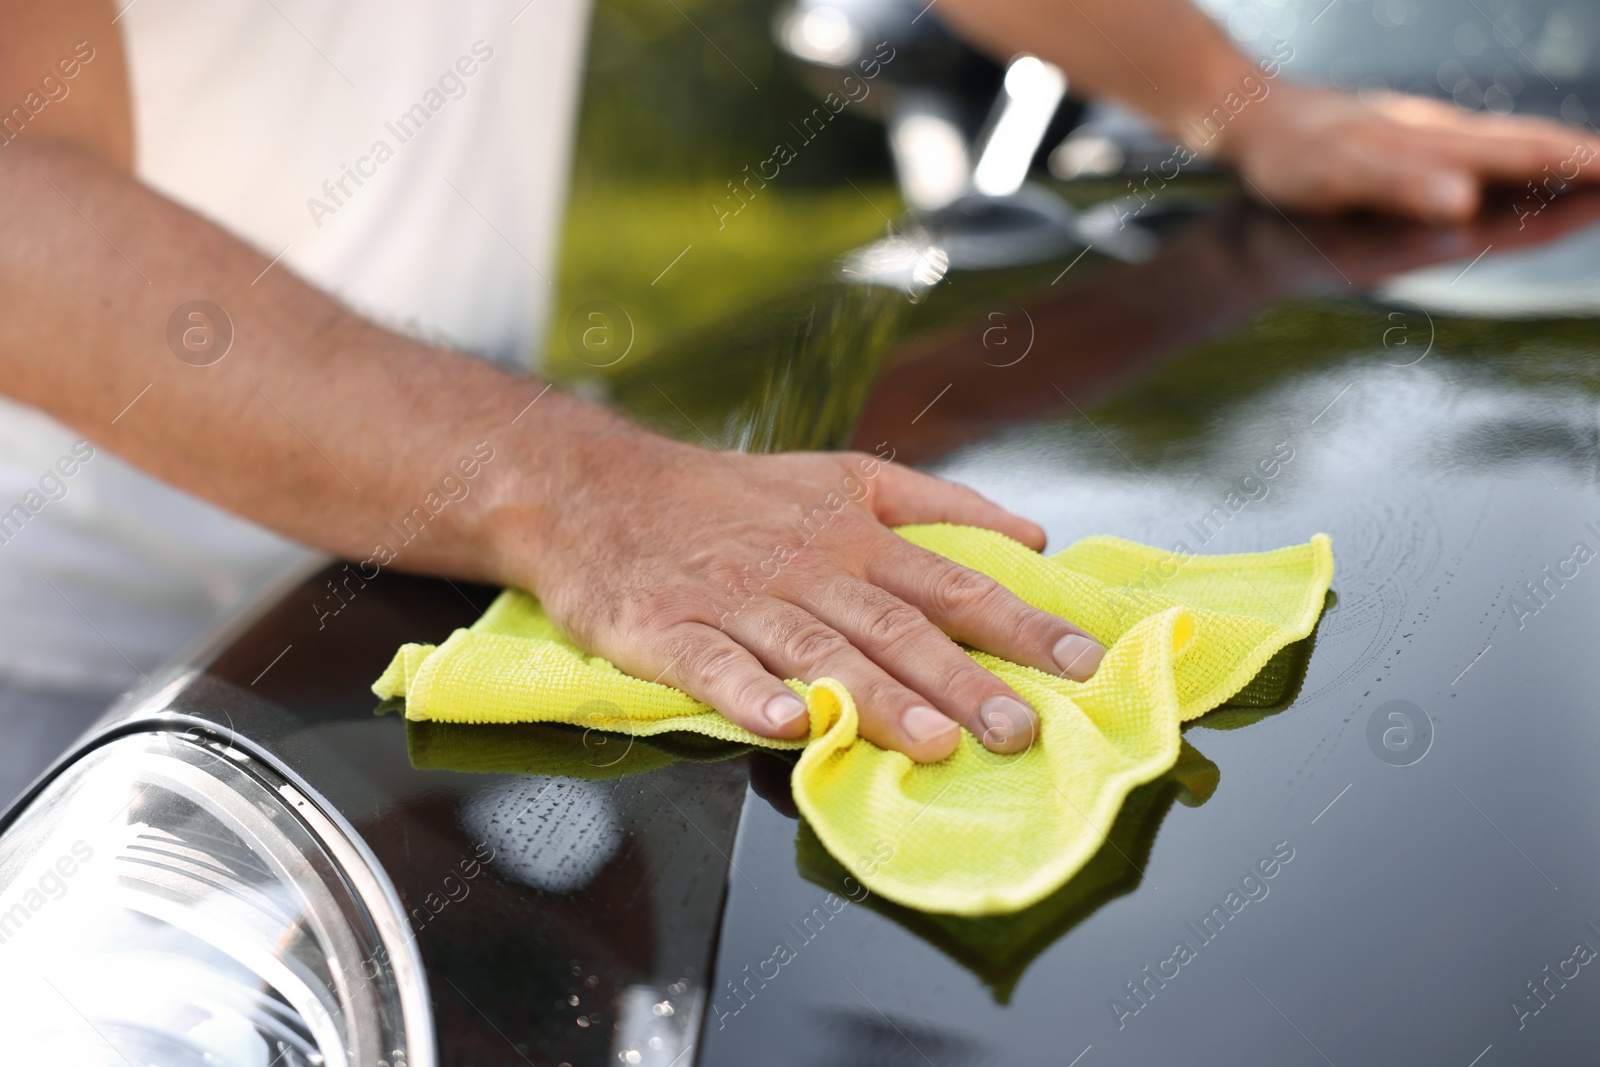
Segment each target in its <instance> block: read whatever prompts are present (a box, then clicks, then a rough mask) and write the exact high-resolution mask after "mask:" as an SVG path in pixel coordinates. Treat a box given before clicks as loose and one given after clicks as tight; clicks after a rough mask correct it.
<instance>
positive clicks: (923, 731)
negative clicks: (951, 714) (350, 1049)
mask: <svg viewBox="0 0 1600 1067" xmlns="http://www.w3.org/2000/svg"><path fill="white" fill-rule="evenodd" d="M955 727H956V724H955V722H954V721H953V720H951V719H948V718H946V717H945V716H943V715H940V714H939V713H938V712H937V711H934V710H933V709H932V708H930V707H925V706H923V705H921V704H918V705H917V706H916V707H914V708H911V709H910V710H908V711H907V712H906V713H905V714H904V715H902V716H900V728H901V729H902V730H904V731H905V732H906V736H907V737H909V738H911V740H913V741H926V740H928V739H929V738H932V737H938V736H939V735H940V734H944V733H949V732H950V731H951V730H952V729H955Z"/></svg>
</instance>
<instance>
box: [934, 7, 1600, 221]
mask: <svg viewBox="0 0 1600 1067" xmlns="http://www.w3.org/2000/svg"><path fill="white" fill-rule="evenodd" d="M938 12H939V17H940V18H942V19H944V20H945V21H947V22H948V23H950V24H951V25H952V26H954V27H955V28H956V29H958V30H959V31H960V32H961V33H963V34H964V35H966V36H967V37H968V38H970V39H971V40H972V41H973V42H975V43H976V44H978V45H979V46H981V47H983V48H985V49H986V50H988V52H989V53H990V54H991V55H993V56H994V57H995V58H996V59H999V60H1001V61H1004V60H1006V59H1009V58H1010V57H1011V56H1014V55H1016V54H1017V53H1019V52H1030V53H1032V54H1034V55H1038V56H1040V57H1042V58H1044V59H1047V60H1049V61H1051V62H1052V63H1055V64H1056V65H1057V66H1059V67H1061V69H1062V70H1064V71H1065V72H1066V74H1067V78H1068V80H1069V82H1070V83H1071V85H1072V86H1073V91H1074V92H1076V93H1078V94H1080V95H1088V96H1106V97H1110V98H1112V99H1115V100H1117V101H1119V102H1121V103H1122V104H1124V105H1126V106H1128V107H1130V108H1133V109H1134V110H1135V111H1137V112H1139V113H1140V114H1142V115H1144V116H1145V117H1146V118H1148V119H1150V120H1151V121H1152V122H1154V123H1155V124H1156V125H1157V126H1158V127H1160V128H1161V129H1163V130H1165V131H1167V133H1169V134H1170V135H1171V136H1172V137H1173V138H1174V139H1175V140H1178V139H1183V138H1185V137H1186V136H1187V134H1186V131H1192V130H1193V129H1194V126H1192V125H1191V124H1192V123H1197V122H1199V121H1200V119H1201V117H1202V116H1209V115H1212V114H1214V113H1215V111H1216V109H1218V108H1220V107H1222V106H1223V104H1224V102H1225V101H1226V100H1227V99H1228V98H1229V97H1230V95H1231V96H1234V97H1242V96H1245V95H1248V96H1249V97H1250V101H1251V102H1250V103H1249V104H1248V105H1247V106H1245V107H1244V108H1243V109H1242V110H1239V111H1237V113H1236V114H1235V117H1234V118H1233V119H1232V120H1231V121H1229V122H1228V124H1227V126H1226V127H1225V128H1224V132H1223V134H1222V135H1221V136H1219V137H1218V138H1217V139H1216V140H1214V141H1213V142H1211V143H1210V144H1208V145H1206V146H1205V147H1206V149H1207V150H1208V151H1210V152H1213V153H1216V154H1218V155H1219V156H1220V157H1221V158H1222V159H1223V160H1224V161H1226V162H1228V163H1231V164H1232V165H1234V166H1235V167H1237V168H1239V171H1240V173H1241V175H1242V176H1243V177H1244V179H1245V183H1246V184H1245V187H1246V188H1247V189H1250V190H1251V192H1252V193H1253V194H1254V195H1255V196H1256V197H1257V198H1259V199H1262V200H1266V201H1270V202H1271V203H1272V204H1274V205H1276V206H1277V207H1278V208H1280V209H1282V210H1284V211H1295V210H1301V211H1315V212H1337V211H1347V210H1351V209H1369V210H1376V211H1380V212H1384V213H1386V214H1391V215H1400V216H1404V217H1408V218H1415V219H1422V220H1426V221H1430V222H1442V221H1457V220H1461V219H1464V218H1466V217H1468V216H1469V215H1471V214H1472V213H1473V212H1474V211H1475V210H1477V207H1478V203H1479V200H1480V198H1481V196H1482V192H1483V188H1484V187H1485V186H1486V185H1490V184H1505V185H1514V186H1517V187H1522V186H1523V183H1525V182H1530V181H1531V182H1534V183H1535V184H1536V185H1538V184H1539V183H1541V182H1542V181H1543V180H1544V179H1545V178H1547V177H1549V176H1551V175H1555V176H1556V179H1557V180H1559V179H1562V178H1564V179H1566V180H1568V181H1573V180H1576V181H1579V182H1590V181H1594V180H1595V175H1596V173H1597V172H1600V160H1596V159H1595V158H1594V156H1595V153H1596V152H1600V139H1597V138H1595V137H1594V136H1593V133H1592V131H1580V130H1578V129H1576V128H1569V127H1565V126H1562V125H1560V124H1558V123H1555V122H1551V121H1545V120H1539V119H1527V118H1510V117H1502V116H1497V115H1487V114H1481V113H1478V112H1468V111H1462V110H1461V109H1460V108H1457V107H1454V106H1452V105H1450V104H1446V103H1442V102H1439V101H1434V100H1427V99H1424V98H1422V97H1414V96H1401V95H1398V94H1390V95H1387V96H1384V97H1381V98H1378V99H1376V100H1374V101H1372V102H1371V103H1367V102H1364V101H1363V100H1361V99H1359V98H1357V97H1354V96H1350V95H1348V94H1345V93H1336V92H1331V91H1326V90H1318V89H1308V88H1304V87H1300V86H1295V85H1293V84H1291V83H1290V82H1289V80H1288V77H1287V76H1286V75H1284V74H1282V73H1280V74H1278V75H1277V76H1276V77H1275V78H1274V79H1272V80H1271V82H1270V92H1268V93H1267V95H1265V96H1262V97H1260V98H1259V99H1257V98H1256V96H1255V94H1254V93H1251V92H1249V88H1248V87H1249V86H1250V85H1255V86H1258V87H1259V86H1261V85H1264V84H1268V83H1267V81H1266V79H1265V78H1264V77H1263V73H1262V70H1261V68H1260V67H1258V66H1257V65H1256V64H1255V63H1253V62H1251V60H1250V59H1249V58H1247V57H1246V56H1245V55H1244V54H1243V53H1241V52H1240V51H1239V50H1238V49H1237V48H1236V47H1234V45H1233V42H1232V41H1230V40H1229V39H1228V38H1227V36H1225V35H1224V34H1223V33H1222V32H1221V31H1220V30H1219V29H1218V28H1217V26H1216V25H1215V24H1214V23H1213V22H1212V21H1211V19H1210V18H1209V17H1207V16H1206V15H1205V14H1203V13H1202V12H1201V11H1200V9H1199V8H1197V7H1196V6H1195V5H1194V3H1193V2H1192V0H1138V2H1136V3H1129V2H1128V0H941V3H940V4H939V8H938ZM1580 146H1581V147H1582V148H1583V149H1584V151H1582V152H1579V153H1578V154H1577V155H1576V156H1575V155H1574V152H1575V150H1576V149H1577V148H1578V147H1580ZM1585 160H1587V161H1588V162H1584V161H1585ZM1575 166H1576V168H1577V174H1576V175H1574V174H1573V173H1572V172H1573V169H1574V167H1575ZM1546 167H1548V168H1549V171H1548V172H1546V170H1545V168H1546ZM1562 168H1564V169H1562ZM1555 184H1556V183H1555V182H1554V181H1553V182H1552V183H1551V185H1550V186H1549V187H1548V188H1549V189H1550V190H1552V191H1553V189H1554V188H1555ZM1539 195H1541V196H1546V191H1545V187H1541V189H1540V193H1539Z"/></svg>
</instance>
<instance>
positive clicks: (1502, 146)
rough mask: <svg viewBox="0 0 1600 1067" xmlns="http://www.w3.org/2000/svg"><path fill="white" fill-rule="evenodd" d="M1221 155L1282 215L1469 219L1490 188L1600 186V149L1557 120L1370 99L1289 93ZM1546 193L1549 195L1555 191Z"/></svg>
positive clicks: (1422, 101)
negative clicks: (1343, 213)
mask: <svg viewBox="0 0 1600 1067" xmlns="http://www.w3.org/2000/svg"><path fill="white" fill-rule="evenodd" d="M1216 153H1217V155H1218V157H1219V158H1221V159H1223V160H1224V161H1226V162H1228V163H1231V164H1232V165H1233V166H1234V167H1236V168H1237V169H1238V171H1239V174H1240V177H1241V179H1242V181H1243V182H1244V186H1245V189H1246V190H1248V191H1249V192H1250V193H1251V194H1252V195H1254V196H1255V197H1256V198H1257V199H1260V200H1262V201H1264V202H1266V203H1268V204H1270V205H1271V206H1273V207H1276V208H1279V209H1280V210H1283V211H1307V212H1323V213H1328V212H1336V211H1345V210H1356V209H1362V210H1370V211H1376V212H1381V213H1384V214H1390V215H1399V216H1402V217H1409V218H1416V219H1421V220H1424V221H1428V222H1457V221H1462V220H1465V219H1467V218H1470V217H1471V216H1472V215H1473V213H1474V212H1476V211H1477V210H1478V207H1479V205H1480V203H1481V202H1482V199H1483V194H1484V191H1485V189H1486V188H1487V187H1489V186H1495V185H1499V186H1509V187H1513V188H1515V189H1525V188H1526V183H1527V182H1530V181H1531V182H1533V183H1534V184H1535V185H1536V186H1539V194H1540V195H1541V196H1545V197H1549V196H1550V195H1551V194H1552V193H1553V192H1554V190H1556V189H1557V188H1559V187H1560V185H1561V183H1562V182H1567V183H1570V184H1572V185H1583V184H1593V183H1596V182H1597V181H1600V138H1597V137H1596V136H1595V135H1594V133H1593V132H1592V131H1589V130H1585V129H1579V128H1577V127H1571V126H1564V125H1562V124H1561V123H1558V122H1554V121H1551V120H1548V119H1539V118H1529V117H1522V116H1502V115H1492V114H1485V113H1481V112H1469V111H1463V110H1462V109H1461V108H1458V107H1455V106H1454V105H1452V104H1449V103H1445V102H1443V101H1439V100H1430V99H1426V98H1424V97H1419V96H1407V95H1402V94H1399V93H1382V94H1377V95H1375V96H1371V97H1368V98H1361V97H1357V96H1353V95H1350V94H1347V93H1339V92H1332V91H1327V90H1321V89H1309V88H1305V87H1302V86H1294V85H1289V84H1280V85H1278V86H1275V87H1274V89H1273V92H1272V94H1271V95H1270V96H1267V97H1265V98H1264V99H1262V100H1260V101H1259V102H1256V103H1252V104H1250V105H1249V106H1248V107H1246V108H1244V110H1243V111H1241V112H1240V113H1239V116H1238V117H1237V118H1236V119H1235V120H1234V121H1233V122H1232V123H1231V124H1230V125H1229V126H1228V127H1227V129H1226V130H1225V131H1224V133H1223V135H1222V136H1221V137H1220V138H1219V139H1218V143H1217V146H1216ZM1546 183H1547V184H1546Z"/></svg>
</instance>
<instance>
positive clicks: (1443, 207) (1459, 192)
mask: <svg viewBox="0 0 1600 1067" xmlns="http://www.w3.org/2000/svg"><path fill="white" fill-rule="evenodd" d="M1473 192H1474V190H1473V185H1472V180H1471V179H1470V178H1468V177H1467V176H1466V175H1465V174H1462V173H1461V172H1459V171H1454V170H1445V171H1439V172H1438V173H1437V174H1430V175H1428V193H1427V195H1428V203H1429V204H1431V205H1432V206H1433V209H1434V211H1435V212H1436V213H1437V214H1440V215H1458V214H1460V213H1461V212H1463V211H1465V210H1466V209H1467V207H1468V206H1469V205H1470V204H1471V203H1472V196H1473Z"/></svg>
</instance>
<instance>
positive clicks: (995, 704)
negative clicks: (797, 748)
mask: <svg viewBox="0 0 1600 1067" xmlns="http://www.w3.org/2000/svg"><path fill="white" fill-rule="evenodd" d="M580 451H581V454H582V462H580V463H578V464H576V465H575V466H573V467H572V468H571V470H570V471H569V472H568V473H566V474H564V475H563V476H561V477H560V478H559V479H558V484H556V485H549V484H547V485H546V487H545V488H544V489H543V490H541V492H549V491H551V490H554V491H555V492H556V494H557V496H558V499H560V500H561V502H562V503H561V506H560V519H559V521H558V522H556V523H531V522H525V521H522V520H521V519H520V518H519V516H518V511H517V509H516V507H515V506H512V507H510V508H507V509H505V511H504V513H503V514H502V515H501V516H500V517H499V518H498V519H496V520H492V521H493V522H495V523H498V526H499V534H498V536H497V537H496V539H495V540H496V542H497V544H498V546H499V549H498V551H497V555H499V557H500V558H501V559H503V560H504V564H503V566H504V567H505V568H506V570H507V578H508V580H511V581H515V582H518V583H519V584H522V585H525V586H526V587H528V588H529V589H531V590H533V591H534V592H535V593H537V595H538V596H539V597H540V599H541V600H542V602H543V603H544V606H545V608H546V609H547V610H548V611H549V612H550V614H551V616H552V618H554V619H555V620H556V621H557V623H558V624H560V625H561V626H562V628H563V629H564V630H565V631H566V632H567V633H568V634H569V635H570V636H571V637H572V638H573V639H574V640H575V641H577V642H578V643H580V644H581V645H582V646H583V647H585V648H587V649H590V650H592V651H594V652H596V653H598V654H600V655H603V656H605V657H606V658H607V659H609V660H611V661H612V662H613V663H615V664H617V666H619V667H621V668H622V669H624V670H626V671H628V672H629V673H631V674H634V675H636V676H638V677H641V678H647V679H653V680H657V681H661V682H664V683H668V684H671V685H675V686H678V687H680V688H682V689H684V690H685V691H687V692H688V693H690V694H691V695H693V696H695V697H697V698H698V699H700V700H703V701H704V702H706V703H707V704H710V705H711V706H713V707H715V708H717V709H718V710H720V711H722V712H723V713H724V714H726V715H727V716H728V717H729V718H731V719H732V720H734V721H735V722H737V723H739V724H740V725H741V726H744V727H745V728H746V729H749V730H751V731H753V732H755V733H758V734H761V735H763V736H766V737H785V738H792V737H802V736H804V735H805V732H806V728H807V719H806V711H805V705H804V704H803V703H802V702H801V701H800V699H799V698H798V697H796V696H795V694H794V693H793V691H791V690H790V689H789V688H788V687H787V686H785V685H784V684H783V682H782V680H781V679H785V678H799V679H802V680H805V681H813V680H815V679H817V678H823V677H829V678H835V679H837V680H839V681H840V682H843V683H844V685H845V686H846V687H847V688H848V689H849V690H850V692H851V694H852V695H853V696H854V697H855V698H856V701H857V704H858V705H859V708H860V712H861V732H862V734H863V736H865V737H866V738H867V739H869V740H871V741H873V742H874V743H876V744H878V745H880V746H882V747H884V748H890V749H896V750H899V751H901V752H904V753H906V754H907V755H909V756H911V757H912V758H913V759H916V760H921V761H931V760H938V759H942V758H944V757H945V756H947V755H949V754H950V753H951V751H953V750H954V748H955V746H956V743H957V741H958V740H959V736H960V727H965V728H966V729H967V730H970V731H971V732H972V733H973V734H975V735H976V736H978V737H979V738H981V739H982V741H983V743H984V744H985V745H987V746H988V747H989V748H990V749H992V750H994V751H997V752H1015V751H1018V750H1020V749H1023V748H1026V747H1027V746H1028V744H1030V743H1031V741H1032V740H1033V736H1034V726H1035V723H1036V717H1035V715H1034V712H1033V710H1032V709H1031V708H1030V707H1029V706H1028V705H1027V704H1026V703H1025V702H1024V701H1023V700H1022V699H1021V698H1020V697H1019V696H1017V694H1016V693H1015V692H1014V691H1013V690H1012V689H1011V688H1010V687H1009V686H1007V685H1006V684H1005V683H1004V682H1002V681H1001V680H1000V679H999V678H997V677H995V676H994V675H993V674H991V673H990V672H988V671H986V670H984V669H983V668H981V667H979V666H978V665H977V664H976V663H975V662H973V660H972V659H971V658H970V657H969V656H967V655H966V653H965V652H963V651H962V650H961V648H960V647H959V646H957V645H956V643H955V642H954V641H952V640H951V639H950V637H947V636H945V635H946V634H950V635H952V636H953V637H955V638H956V639H958V640H960V641H963V642H966V643H967V644H970V645H972V646H974V647H976V648H979V649H982V650H984V651H987V652H992V653H994V654H996V655H999V656H1003V657H1005V658H1007V659H1011V660H1014V661H1016V662H1018V663H1025V664H1027V665H1029V666H1032V667H1036V668H1038V669H1040V670H1043V671H1048V672H1049V673H1051V674H1056V675H1065V676H1066V677H1070V678H1077V679H1082V678H1086V677H1088V676H1089V675H1091V674H1092V673H1093V672H1094V670H1095V668H1096V667H1097V666H1098V665H1099V663H1100V659H1101V657H1102V656H1103V655H1104V649H1103V648H1101V647H1100V645H1099V644H1098V643H1096V642H1095V641H1094V640H1093V639H1092V638H1090V637H1088V636H1087V635H1086V634H1084V632H1083V631H1082V630H1080V629H1078V628H1077V627H1075V626H1073V625H1072V624H1071V623H1068V622H1066V621H1065V620H1063V619H1060V618H1057V617H1056V616H1054V615H1050V614H1048V613H1046V612H1043V611H1039V610H1037V609H1035V608H1032V607H1030V606H1029V605H1027V604H1026V603H1024V602H1023V601H1022V600H1020V599H1019V598H1018V597H1016V596H1015V595H1014V594H1012V593H1011V592H1010V591H1008V590H1007V589H1005V588H1004V587H1002V586H1001V585H999V584H998V583H997V582H995V581H994V580H993V579H991V578H989V577H987V576H985V575H982V574H979V573H978V572H976V571H971V570H968V569H966V568H965V567H961V566H958V565H956V564H954V563H952V562H950V561H949V560H946V559H944V558H943V557H941V556H938V555H935V554H934V553H931V552H928V551H926V550H924V549H921V548H918V547H916V546H915V545H912V544H911V543H909V542H907V541H905V540H904V539H902V538H900V537H898V536H897V535H895V534H894V533H893V532H892V531H891V530H890V527H891V526H896V525H901V524H906V523H922V522H954V523H965V524H969V525H975V526H984V527H988V528H989V529H992V530H997V531H999V532H1001V533H1004V534H1006V535H1008V536H1010V537H1013V538H1015V539H1016V540H1018V541H1021V542H1022V543H1024V544H1026V545H1028V546H1030V547H1032V548H1034V549H1040V548H1042V547H1043V546H1044V534H1043V531H1041V530H1040V529H1039V528H1038V527H1037V526H1035V525H1034V524H1033V523H1031V522H1028V521H1027V520H1025V519H1021V518H1018V517H1017V516H1015V515H1013V514H1011V513H1010V512H1007V511H1005V510H1004V509H1002V508H1000V507H998V506H996V505H995V504H992V503H990V502H989V501H987V500H985V499H984V498H983V497H981V496H979V495H978V494H977V493H975V492H973V491H971V490H970V489H966V488H963V487H961V486H958V485H954V484H951V483H949V482H944V481H941V480H939V479H937V478H933V477H930V476H928V475H925V474H920V473H918V472H916V471H913V470H910V469H908V468H904V467H900V466H897V465H895V464H893V463H886V462H884V461H882V460H881V459H880V458H879V457H877V456H873V455H867V454H864V453H791V454H784V455H747V454H742V453H720V454H719V453H717V452H714V451H710V450H707V449H702V448H696V447H691V446H688V445H682V444H677V443H673V442H668V441H664V440H662V439H660V438H657V437H652V436H649V435H646V434H644V433H642V432H640V431H637V430H634V429H632V428H626V427H622V426H618V427H615V428H614V430H613V432H612V433H609V434H607V435H604V436H603V437H602V438H599V439H598V441H597V443H596V444H595V445H594V446H593V447H592V448H588V449H582V450H580ZM563 465H564V466H566V465H565V464H563ZM958 724H959V725H958Z"/></svg>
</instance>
